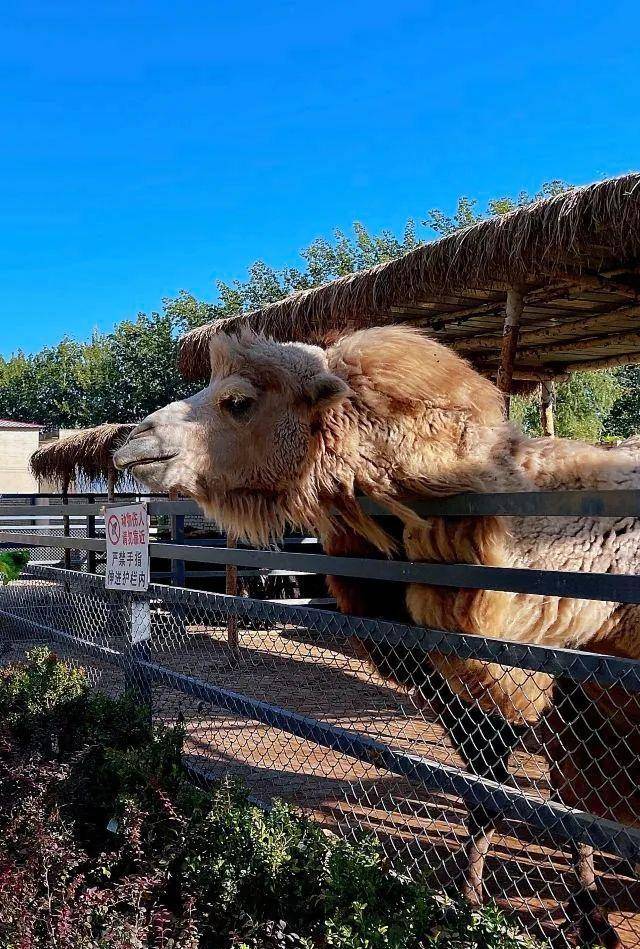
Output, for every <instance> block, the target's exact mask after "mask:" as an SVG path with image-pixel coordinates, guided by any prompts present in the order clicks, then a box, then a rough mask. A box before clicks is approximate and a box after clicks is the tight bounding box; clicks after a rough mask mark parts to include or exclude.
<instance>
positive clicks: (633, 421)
mask: <svg viewBox="0 0 640 949" xmlns="http://www.w3.org/2000/svg"><path fill="white" fill-rule="evenodd" d="M602 374H603V373H601V374H600V375H602ZM615 378H616V382H617V384H618V386H619V390H620V391H619V392H618V396H617V398H616V400H615V402H614V403H613V405H612V407H611V411H610V412H609V415H608V416H607V418H606V419H605V422H604V434H605V435H607V436H609V437H613V438H629V436H630V435H637V434H639V433H640V366H622V367H621V368H620V369H616V370H615Z"/></svg>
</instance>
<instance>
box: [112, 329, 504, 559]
mask: <svg viewBox="0 0 640 949" xmlns="http://www.w3.org/2000/svg"><path fill="white" fill-rule="evenodd" d="M210 355H211V379H210V382H209V385H208V386H207V388H206V389H203V390H202V391H201V392H198V393H197V394H196V395H194V396H192V397H191V398H189V399H185V400H184V401H181V402H173V403H172V404H170V405H167V406H165V408H163V409H160V410H159V411H157V412H154V413H153V414H152V415H149V416H148V417H147V418H146V419H145V420H144V421H143V422H141V423H140V424H139V425H138V426H136V428H135V429H134V430H133V432H132V433H131V436H130V438H129V441H128V442H127V443H126V444H125V445H124V446H123V447H122V448H120V450H119V451H118V452H117V453H116V455H115V457H114V461H115V464H116V466H117V467H118V468H119V469H121V470H130V471H131V472H132V473H133V474H134V475H135V477H136V478H138V479H139V480H140V481H142V482H143V483H146V484H147V485H148V486H149V487H150V488H151V489H152V490H160V491H168V492H169V493H175V494H185V495H187V496H190V497H193V498H194V499H195V500H196V501H198V503H200V504H201V505H202V506H203V507H204V508H205V510H206V511H207V512H208V513H209V514H210V515H211V517H213V518H214V519H215V520H217V521H218V522H219V523H220V524H222V525H223V526H224V527H226V528H227V529H228V530H233V531H235V532H237V533H239V534H240V535H241V536H244V537H247V538H249V539H250V540H252V541H254V542H266V541H268V540H269V539H273V537H274V536H280V535H281V534H282V532H283V530H284V528H285V526H286V524H287V523H289V524H294V525H298V526H304V527H307V528H316V529H322V528H323V527H324V528H326V527H327V523H328V522H327V520H326V518H327V517H328V513H327V512H328V511H329V509H331V510H334V511H335V510H336V509H339V510H340V513H341V515H342V516H343V518H344V519H345V520H346V522H347V523H349V524H350V525H351V526H352V527H353V528H354V529H355V530H357V531H359V532H360V533H363V534H365V535H367V536H368V537H369V539H372V540H374V542H375V543H376V544H377V545H378V546H379V547H380V548H381V549H383V548H385V547H386V546H387V545H386V542H385V541H383V539H382V537H381V534H380V532H379V531H378V533H377V539H376V538H374V537H373V535H372V534H371V531H374V533H375V531H376V530H377V528H374V527H373V521H372V520H371V519H370V518H366V517H365V516H364V515H362V514H361V512H360V511H359V506H358V504H357V503H356V501H355V497H356V494H358V493H365V494H368V495H370V496H371V497H374V498H376V499H377V500H382V501H389V502H391V501H392V500H393V498H399V497H400V496H401V495H402V494H405V495H407V496H409V495H411V496H415V495H418V496H420V495H429V494H431V495H433V494H447V493H449V494H451V493H455V492H456V491H459V490H469V489H470V488H471V489H473V488H474V487H477V486H478V471H479V469H480V468H482V465H483V464H484V455H486V451H491V450H493V449H495V444H494V441H493V440H492V438H487V437H486V435H479V434H478V431H479V430H481V431H482V432H485V433H486V431H487V430H488V428H487V427H489V428H490V427H491V426H495V427H496V430H497V431H501V432H502V431H503V430H504V416H503V403H502V398H501V396H500V393H498V391H497V390H496V389H495V387H494V386H493V385H492V383H491V382H489V381H488V380H487V379H484V378H483V377H482V376H480V375H479V374H478V373H477V372H475V370H474V369H473V368H472V367H471V366H470V365H469V364H468V363H467V362H465V361H464V360H463V359H461V358H460V357H459V356H457V355H456V354H455V353H453V352H452V351H451V350H450V349H447V348H446V347H444V346H442V345H440V344H439V343H437V342H436V341H435V340H432V339H429V338H428V337H427V336H425V335H424V334H423V333H421V332H420V331H418V330H415V329H412V328H409V327H398V326H391V327H377V328H373V329H370V330H363V331H360V332H356V333H353V334H351V335H349V336H345V337H344V338H343V339H341V340H339V341H338V342H337V343H336V344H335V345H334V346H332V347H331V348H330V349H328V350H326V351H325V350H322V349H320V348H318V347H316V346H307V345H304V344H302V343H278V342H275V341H273V340H270V339H267V338H265V337H263V336H260V335H257V334H255V333H253V332H251V331H249V330H246V329H245V330H242V331H241V332H240V333H239V334H237V335H228V334H225V333H222V332H221V333H217V334H214V335H213V337H212V342H211V346H210ZM480 448H484V449H486V451H485V452H484V454H483V452H482V451H480ZM479 454H483V458H482V459H479V457H478V455H479ZM489 467H490V468H492V467H493V468H495V465H494V464H493V463H492V464H490V465H489ZM480 489H481V488H480ZM323 518H325V521H324V524H322V523H321V521H322V519H323Z"/></svg>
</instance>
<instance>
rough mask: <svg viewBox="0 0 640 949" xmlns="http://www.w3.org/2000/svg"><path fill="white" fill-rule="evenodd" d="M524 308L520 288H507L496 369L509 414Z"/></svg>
mask: <svg viewBox="0 0 640 949" xmlns="http://www.w3.org/2000/svg"><path fill="white" fill-rule="evenodd" d="M523 309H524V296H523V293H522V290H519V289H516V288H514V289H512V290H507V305H506V307H505V315H504V330H503V336H502V348H501V350H500V368H499V369H498V379H497V383H498V388H499V389H500V391H501V392H504V395H505V403H506V409H507V417H508V416H509V395H510V393H511V382H512V379H513V367H514V364H515V361H516V350H517V348H518V337H519V335H520V320H521V319H522V310H523Z"/></svg>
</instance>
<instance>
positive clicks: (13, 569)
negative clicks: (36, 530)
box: [0, 550, 29, 584]
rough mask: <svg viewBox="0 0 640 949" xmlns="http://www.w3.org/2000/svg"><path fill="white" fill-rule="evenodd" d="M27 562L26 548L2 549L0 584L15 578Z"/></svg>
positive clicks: (0, 554)
mask: <svg viewBox="0 0 640 949" xmlns="http://www.w3.org/2000/svg"><path fill="white" fill-rule="evenodd" d="M28 562H29V551H28V550H3V551H1V552H0V584H6V583H9V581H10V580H17V579H18V577H19V576H20V574H21V572H22V570H23V568H24V567H26V565H27V564H28Z"/></svg>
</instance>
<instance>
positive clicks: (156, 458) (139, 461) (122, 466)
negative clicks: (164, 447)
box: [114, 451, 180, 471]
mask: <svg viewBox="0 0 640 949" xmlns="http://www.w3.org/2000/svg"><path fill="white" fill-rule="evenodd" d="M179 454H180V452H179V451H174V452H172V453H171V454H167V455H152V456H150V457H148V458H133V459H132V460H131V461H124V462H122V461H121V462H118V460H117V459H115V458H114V462H115V465H116V468H118V469H119V470H120V471H133V469H134V468H142V467H148V466H149V465H157V464H162V462H163V461H171V459H172V458H176V457H177V456H178V455H179Z"/></svg>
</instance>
